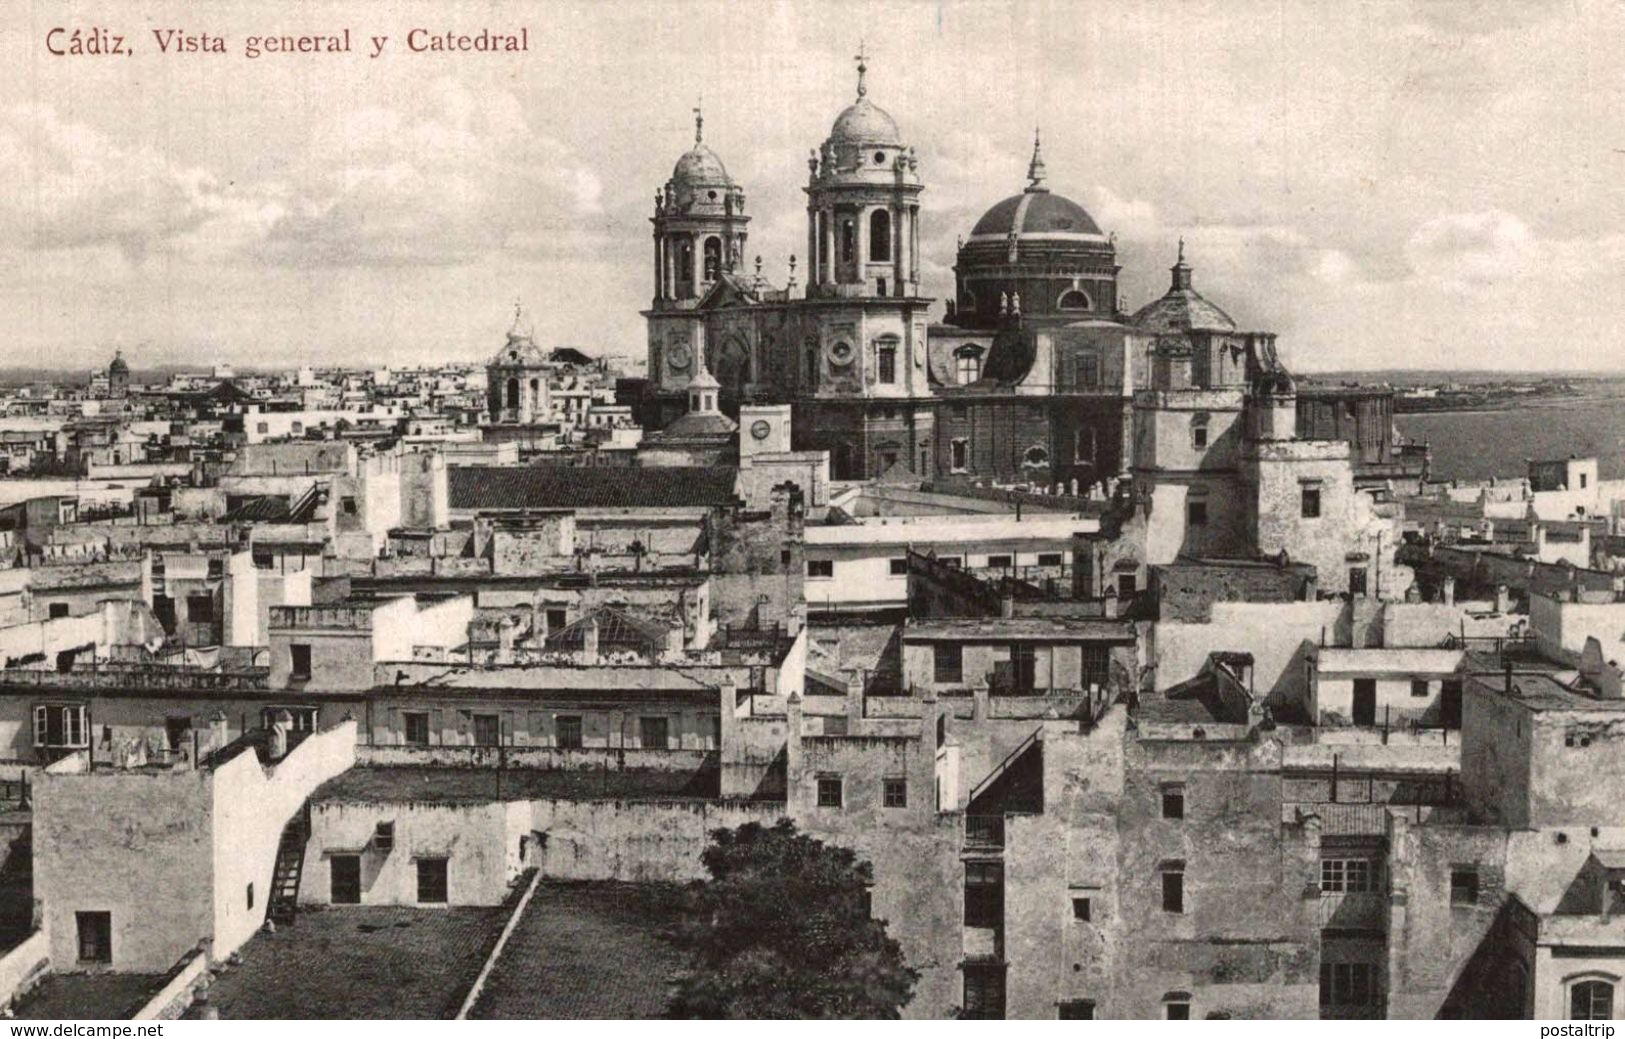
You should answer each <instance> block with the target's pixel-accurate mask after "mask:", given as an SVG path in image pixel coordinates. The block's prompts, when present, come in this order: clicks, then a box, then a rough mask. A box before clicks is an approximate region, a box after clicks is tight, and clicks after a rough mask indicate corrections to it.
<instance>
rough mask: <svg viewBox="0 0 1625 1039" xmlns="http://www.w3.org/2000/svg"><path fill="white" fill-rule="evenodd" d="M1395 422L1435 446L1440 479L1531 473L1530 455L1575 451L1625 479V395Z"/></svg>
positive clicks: (1610, 475) (1429, 414)
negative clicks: (1609, 398) (1617, 397)
mask: <svg viewBox="0 0 1625 1039" xmlns="http://www.w3.org/2000/svg"><path fill="white" fill-rule="evenodd" d="M1394 425H1395V427H1396V428H1397V429H1398V430H1399V432H1400V434H1401V435H1402V436H1405V437H1409V438H1410V439H1412V440H1417V441H1426V442H1427V443H1428V445H1429V446H1430V447H1431V448H1432V449H1433V477H1434V479H1436V480H1463V481H1476V480H1487V479H1489V478H1490V477H1492V476H1494V477H1497V478H1500V477H1519V476H1525V475H1527V474H1528V464H1527V463H1528V461H1529V460H1530V459H1554V458H1567V457H1568V456H1569V455H1578V456H1579V457H1581V458H1586V457H1590V456H1595V457H1596V458H1597V468H1598V470H1599V473H1600V475H1601V477H1602V478H1603V479H1620V478H1625V399H1612V400H1587V401H1570V402H1562V403H1547V404H1542V405H1538V406H1535V405H1532V406H1529V407H1524V408H1518V409H1511V410H1499V409H1498V410H1493V411H1434V412H1424V413H1418V414H1412V415H1395V416H1394Z"/></svg>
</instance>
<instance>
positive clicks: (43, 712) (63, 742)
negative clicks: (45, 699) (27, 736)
mask: <svg viewBox="0 0 1625 1039" xmlns="http://www.w3.org/2000/svg"><path fill="white" fill-rule="evenodd" d="M89 745H90V744H89V742H88V739H87V732H86V730H85V706H84V704H38V705H37V706H35V708H34V746H36V747H66V748H73V747H88V746H89Z"/></svg>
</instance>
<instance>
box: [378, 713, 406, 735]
mask: <svg viewBox="0 0 1625 1039" xmlns="http://www.w3.org/2000/svg"><path fill="white" fill-rule="evenodd" d="M378 742H379V743H405V742H406V727H405V726H404V725H402V724H401V709H400V708H399V707H391V708H390V709H389V735H388V736H387V737H385V738H383V739H380V740H378Z"/></svg>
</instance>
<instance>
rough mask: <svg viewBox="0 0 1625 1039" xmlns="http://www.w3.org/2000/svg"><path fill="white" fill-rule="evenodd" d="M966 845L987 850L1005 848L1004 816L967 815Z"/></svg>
mask: <svg viewBox="0 0 1625 1039" xmlns="http://www.w3.org/2000/svg"><path fill="white" fill-rule="evenodd" d="M965 847H966V848H977V849H986V850H996V849H1000V848H1003V847H1004V816H1003V815H967V816H965Z"/></svg>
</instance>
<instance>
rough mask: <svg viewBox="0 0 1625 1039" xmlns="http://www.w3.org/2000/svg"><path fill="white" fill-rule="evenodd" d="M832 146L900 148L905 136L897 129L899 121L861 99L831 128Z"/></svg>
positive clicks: (851, 105)
mask: <svg viewBox="0 0 1625 1039" xmlns="http://www.w3.org/2000/svg"><path fill="white" fill-rule="evenodd" d="M829 139H830V143H831V144H836V145H841V144H889V145H894V146H900V145H902V143H903V135H902V133H901V132H900V131H899V130H898V129H897V120H895V119H893V118H892V117H891V116H890V115H888V114H887V112H886V110H885V109H883V108H881V107H880V106H879V105H877V104H875V103H874V102H873V101H870V100H869V99H868V98H867V97H860V98H858V99H857V100H856V101H854V102H853V103H852V104H850V105H848V106H847V108H846V111H844V112H842V113H841V114H840V115H838V116H836V117H835V125H834V126H832V127H830V131H829Z"/></svg>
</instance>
